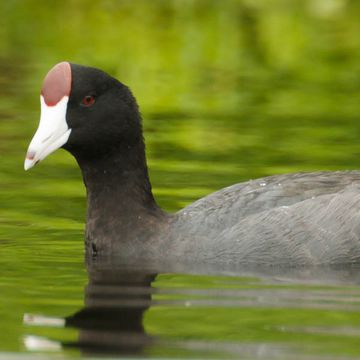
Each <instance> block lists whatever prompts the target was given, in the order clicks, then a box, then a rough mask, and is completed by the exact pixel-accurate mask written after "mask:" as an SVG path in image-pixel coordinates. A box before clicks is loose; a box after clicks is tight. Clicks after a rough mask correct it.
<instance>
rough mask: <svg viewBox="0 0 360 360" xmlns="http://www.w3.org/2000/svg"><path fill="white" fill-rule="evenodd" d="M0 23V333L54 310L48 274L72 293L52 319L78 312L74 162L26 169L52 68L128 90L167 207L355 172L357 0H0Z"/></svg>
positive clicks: (79, 217) (62, 156)
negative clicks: (270, 179)
mask: <svg viewBox="0 0 360 360" xmlns="http://www.w3.org/2000/svg"><path fill="white" fill-rule="evenodd" d="M0 14H1V16H0V243H1V245H2V248H1V249H2V250H1V251H2V259H1V262H0V266H1V269H2V270H1V278H0V284H1V286H2V290H1V293H2V294H7V295H6V296H2V297H1V298H0V305H2V307H1V308H2V309H8V308H9V307H10V306H11V307H12V308H13V309H17V310H16V311H14V312H12V313H8V312H5V311H4V312H3V313H1V310H0V315H1V316H2V320H3V322H4V323H8V324H16V319H17V321H18V320H19V319H20V317H21V316H22V314H23V313H24V311H25V310H24V308H26V309H27V310H28V309H29V308H30V309H31V308H34V309H36V306H40V305H41V304H42V305H41V306H42V307H41V309H44V306H45V305H44V304H45V303H51V301H50V300H49V302H46V301H44V293H46V290H49V289H51V286H52V282H47V280H46V279H47V278H48V277H49V276H50V275H51V277H52V278H54V277H55V278H56V276H60V275H56V274H55V272H56V273H57V274H61V276H62V277H63V278H64V279H66V281H67V285H68V286H69V289H70V287H71V286H72V284H73V286H74V288H73V291H72V292H70V291H69V293H66V299H67V300H66V302H64V301H63V302H61V304H60V303H59V304H57V306H58V307H56V306H55V308H54V307H50V306H49V309H48V310H49V312H50V313H51V312H54V313H57V314H58V313H59V308H61V311H60V312H61V313H67V310H69V309H70V308H71V309H72V308H76V306H77V305H78V304H79V303H80V302H81V301H82V293H81V291H80V290H79V284H83V283H84V281H85V278H86V275H85V271H84V269H83V266H82V256H83V252H82V250H83V240H82V237H83V227H84V218H85V197H84V196H85V192H84V188H83V185H82V182H81V178H80V172H79V170H78V169H77V165H76V164H75V161H74V160H73V159H72V158H71V156H70V155H68V154H67V153H65V152H64V151H58V152H57V153H55V154H53V155H51V156H50V157H49V158H47V159H46V160H45V161H44V162H43V163H41V164H40V165H39V166H37V167H36V168H34V169H32V170H31V171H30V172H28V173H24V170H23V161H24V156H25V153H26V149H27V146H28V144H29V141H30V139H31V137H32V135H33V133H34V131H35V130H36V128H37V124H38V119H39V92H40V88H41V83H42V80H43V78H44V76H45V74H46V73H47V71H48V70H49V69H50V68H51V67H52V66H53V65H54V64H56V63H57V62H60V61H64V60H67V61H70V62H74V63H79V64H84V65H90V66H95V67H99V68H101V69H103V70H105V71H106V72H109V73H110V74H111V75H113V76H115V77H117V78H118V79H119V80H120V81H122V82H124V83H125V84H127V85H128V86H130V88H131V89H132V91H133V93H134V95H135V96H136V98H137V100H138V102H139V105H140V108H141V111H142V115H143V120H144V131H145V139H146V144H147V154H148V162H149V167H150V175H151V179H152V183H153V187H154V192H155V195H156V198H157V199H158V201H159V203H160V204H161V205H162V206H163V207H165V209H167V210H169V211H176V210H177V209H179V208H181V207H183V206H185V205H186V204H188V203H190V202H192V201H194V200H195V199H197V198H199V197H202V196H204V195H206V194H208V193H210V192H211V191H214V190H217V189H219V188H221V187H224V186H227V185H231V184H233V183H236V182H240V181H245V180H247V179H251V178H257V177H261V176H267V175H272V174H278V173H287V172H295V171H314V170H337V169H339V170H340V169H358V168H359V167H360V166H359V165H360V160H359V155H360V146H359V135H360V132H359V130H360V122H359V117H360V101H359V100H360V21H359V19H360V2H359V1H357V0H222V1H217V0H169V1H166V0H152V1H148V0H136V1H131V0H124V1H120V0H119V1H110V0H92V1H88V0H86V1H85V0H61V1H58V0H54V1H41V0H7V1H1V2H0ZM65 259H66V260H65ZM64 264H66V265H64ZM74 271H77V274H78V277H77V278H74V277H72V275H71V274H74ZM29 272H31V277H30V278H29V276H28V275H27V274H29ZM67 274H68V275H67ZM67 276H68V277H67ZM1 281H2V282H1ZM31 284H32V285H33V287H32V288H31V289H32V290H30V288H29V286H30V287H31V286H32V285H31ZM34 286H35V288H36V289H37V291H38V292H36V291H35V292H34V291H33V289H34ZM36 286H37V287H36ZM19 289H22V291H23V292H22V293H21V294H22V295H19ZM59 291H60V290H59ZM70 293H71V295H69V294H70ZM61 294H62V295H63V294H64V291H63V289H61ZM37 296H38V297H37ZM52 296H54V298H55V297H58V296H59V294H57V295H56V294H55V295H54V294H53V295H52ZM72 296H73V297H74V299H73V302H72V300H71V299H72ZM20 298H21V299H23V300H21V301H20V300H18V299H20ZM37 301H38V302H37ZM1 302H3V304H2V303H1ZM75 304H76V306H75ZM52 305H54V304H53V303H52ZM67 307H69V309H68V308H67ZM21 331H22V330H21V329H20V328H19V327H17V326H15V325H14V326H13V325H11V326H9V327H8V329H7V332H6V335H5V337H3V339H2V340H0V347H1V348H6V349H7V348H11V349H16V348H17V347H18V346H19V344H18V336H19V333H21Z"/></svg>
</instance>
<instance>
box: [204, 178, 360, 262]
mask: <svg viewBox="0 0 360 360" xmlns="http://www.w3.org/2000/svg"><path fill="white" fill-rule="evenodd" d="M212 242H213V244H212V246H210V247H211V248H212V249H213V251H212V252H211V253H208V254H207V260H211V258H213V259H219V258H221V259H223V261H225V262H236V263H251V264H259V265H261V264H263V265H281V264H282V265H292V264H293V265H307V264H309V265H317V264H344V263H355V262H357V263H358V262H359V261H360V186H359V185H349V186H348V187H347V188H345V189H344V190H343V191H341V192H338V193H336V194H327V195H321V196H319V197H316V198H310V199H307V200H304V201H302V202H298V203H296V204H293V205H290V206H280V207H277V208H273V209H270V210H265V211H263V212H260V213H257V214H253V215H250V216H248V217H246V218H245V219H243V220H241V221H240V222H239V223H238V224H236V225H234V226H233V227H231V228H230V229H227V230H226V231H225V230H224V231H223V232H222V233H220V234H219V235H218V237H217V239H215V238H213V241H212Z"/></svg>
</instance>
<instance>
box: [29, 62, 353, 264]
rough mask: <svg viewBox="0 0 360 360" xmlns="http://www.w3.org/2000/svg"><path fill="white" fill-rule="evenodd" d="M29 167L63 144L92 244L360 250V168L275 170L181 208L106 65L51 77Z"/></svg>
mask: <svg viewBox="0 0 360 360" xmlns="http://www.w3.org/2000/svg"><path fill="white" fill-rule="evenodd" d="M40 101H41V118H40V124H39V128H38V130H37V132H36V133H35V135H34V137H33V139H32V141H31V143H30V146H29V150H28V152H27V155H26V160H25V169H26V170H27V169H29V168H31V167H32V166H34V165H35V164H36V163H38V162H39V161H40V160H42V159H44V158H45V157H46V156H47V155H49V154H50V153H51V152H53V151H55V150H56V149H58V148H60V147H62V148H64V149H66V150H67V151H69V152H70V153H71V154H72V155H73V156H74V157H75V159H76V160H77V162H78V164H79V166H80V168H81V171H82V175H83V180H84V184H85V186H86V190H87V223H86V240H85V242H86V249H87V251H88V252H94V253H97V254H104V255H112V254H121V255H122V256H125V257H129V258H130V259H135V258H151V259H167V260H169V261H181V260H182V259H183V260H186V261H191V262H194V261H196V262H222V263H236V264H259V265H316V264H345V263H354V262H357V261H359V259H360V218H359V210H360V191H359V190H360V172H359V171H342V172H317V173H299V174H289V175H279V176H271V177H267V178H263V179H259V180H254V181H248V182H245V183H241V184H237V185H233V186H230V187H228V188H225V189H222V190H220V191H218V192H215V193H213V194H211V195H209V196H206V197H205V198H202V199H200V200H198V201H196V202H195V203H193V204H192V205H190V206H188V207H186V208H185V209H183V210H181V211H179V212H178V213H176V214H167V213H165V212H164V211H162V210H161V209H160V208H159V206H158V205H157V204H156V202H155V200H154V197H153V194H152V191H151V185H150V181H149V176H148V170H147V165H146V158H145V145H144V141H143V134H142V125H141V116H140V113H139V109H138V106H137V103H136V100H135V99H134V97H133V95H132V93H131V92H130V90H129V89H128V87H126V86H125V85H124V84H122V83H121V82H119V81H118V80H116V79H114V78H113V77H111V76H109V75H108V74H106V73H104V72H103V71H101V70H98V69H95V68H91V67H86V66H81V65H75V64H70V63H68V62H62V63H59V64H57V65H56V66H55V67H54V68H52V69H51V70H50V71H49V73H48V74H47V76H46V77H45V80H44V83H43V87H42V90H41V96H40Z"/></svg>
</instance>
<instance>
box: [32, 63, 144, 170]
mask: <svg viewBox="0 0 360 360" xmlns="http://www.w3.org/2000/svg"><path fill="white" fill-rule="evenodd" d="M139 141H142V129H141V118H140V114H139V110H138V106H137V104H136V100H135V98H134V97H133V95H132V93H131V91H130V90H129V88H128V87H127V86H125V85H124V84H122V83H121V82H119V81H118V80H116V79H115V78H113V77H111V76H110V75H108V74H106V73H105V72H103V71H101V70H99V69H96V68H92V67H87V66H82V65H77V64H70V63H68V62H62V63H59V64H57V65H56V66H55V67H54V68H53V69H51V70H50V71H49V73H48V74H47V76H46V78H45V80H44V84H43V88H42V91H41V119H40V124H39V128H38V130H37V132H36V134H35V136H34V138H33V140H32V141H31V144H30V146H29V151H28V154H27V158H26V160H25V168H26V169H28V168H30V167H32V166H33V165H35V164H36V163H37V162H39V161H40V160H42V159H43V158H45V157H46V156H47V155H49V154H50V153H51V152H53V151H55V150H56V149H58V148H59V147H63V148H65V149H66V150H68V151H70V152H71V153H72V154H73V155H74V156H75V157H77V158H78V157H82V158H84V157H97V156H103V155H104V154H107V153H109V152H110V151H112V150H113V149H119V150H120V149H121V148H131V147H132V146H133V145H134V144H137V143H138V142H139ZM120 151H121V150H120Z"/></svg>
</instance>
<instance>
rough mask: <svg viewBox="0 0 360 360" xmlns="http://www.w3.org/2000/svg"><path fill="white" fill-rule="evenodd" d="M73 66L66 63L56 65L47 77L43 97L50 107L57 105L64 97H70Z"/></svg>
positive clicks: (42, 91) (42, 90) (42, 92)
mask: <svg viewBox="0 0 360 360" xmlns="http://www.w3.org/2000/svg"><path fill="white" fill-rule="evenodd" d="M70 91H71V66H70V64H69V63H68V62H66V61H64V62H61V63H59V64H57V65H55V66H54V67H53V68H52V69H51V70H50V71H49V72H48V73H47V75H46V77H45V79H44V82H43V86H42V89H41V95H42V96H43V97H44V101H45V103H46V105H48V106H54V105H56V104H57V103H58V102H59V101H60V100H61V99H62V98H63V97H64V96H70Z"/></svg>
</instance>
